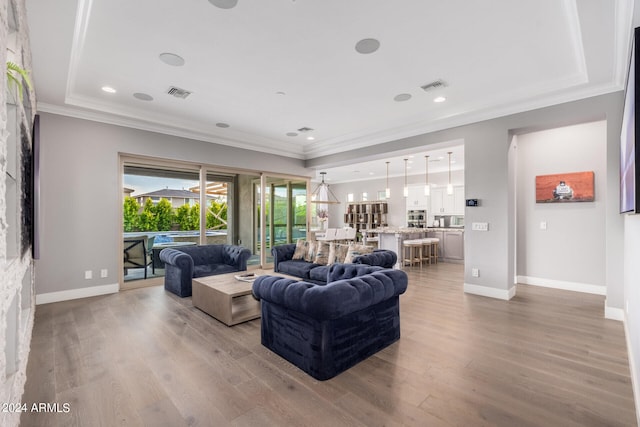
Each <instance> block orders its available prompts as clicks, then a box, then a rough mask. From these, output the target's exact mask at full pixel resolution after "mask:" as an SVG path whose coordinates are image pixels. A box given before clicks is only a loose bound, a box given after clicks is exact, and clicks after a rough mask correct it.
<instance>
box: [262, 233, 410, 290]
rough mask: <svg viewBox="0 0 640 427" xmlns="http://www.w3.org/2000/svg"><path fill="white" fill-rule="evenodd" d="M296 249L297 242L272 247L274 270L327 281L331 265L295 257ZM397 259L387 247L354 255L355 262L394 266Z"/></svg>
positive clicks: (320, 282) (314, 280)
mask: <svg viewBox="0 0 640 427" xmlns="http://www.w3.org/2000/svg"><path fill="white" fill-rule="evenodd" d="M295 250H296V244H295V243H287V244H284V245H278V246H274V247H273V248H271V254H272V255H273V271H275V272H277V273H284V274H288V275H290V276H296V277H299V278H301V279H303V280H306V281H307V282H311V283H317V284H320V285H322V284H325V283H327V279H326V278H327V273H328V272H329V268H330V266H329V265H320V264H315V263H313V262H308V261H305V260H302V259H293V254H294V253H295ZM397 260H398V256H397V255H396V253H395V252H393V251H390V250H386V249H376V250H374V251H373V252H372V253H369V254H364V255H358V256H356V257H354V258H353V263H354V264H367V265H375V266H379V267H383V268H393V266H394V264H395V263H396V261H397Z"/></svg>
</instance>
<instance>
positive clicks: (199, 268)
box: [160, 245, 251, 297]
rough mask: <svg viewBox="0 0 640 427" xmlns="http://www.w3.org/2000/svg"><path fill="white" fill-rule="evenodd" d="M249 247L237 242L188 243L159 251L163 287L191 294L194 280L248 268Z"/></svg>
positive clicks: (184, 294)
mask: <svg viewBox="0 0 640 427" xmlns="http://www.w3.org/2000/svg"><path fill="white" fill-rule="evenodd" d="M250 256H251V251H250V250H249V249H246V248H243V247H242V246H237V245H200V246H185V247H182V248H180V249H173V248H166V249H163V250H162V251H161V252H160V259H161V260H162V261H163V262H164V263H165V275H164V288H165V289H166V290H167V291H169V292H172V293H174V294H176V295H178V296H180V297H189V296H191V279H193V278H194V277H204V276H213V275H216V274H224V273H233V272H236V271H244V270H246V269H247V260H248V259H249V257H250Z"/></svg>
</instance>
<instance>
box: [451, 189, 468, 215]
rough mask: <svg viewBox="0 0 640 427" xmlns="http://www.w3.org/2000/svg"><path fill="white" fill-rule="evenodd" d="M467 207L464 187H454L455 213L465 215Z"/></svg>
mask: <svg viewBox="0 0 640 427" xmlns="http://www.w3.org/2000/svg"><path fill="white" fill-rule="evenodd" d="M465 205H466V203H465V196H464V186H460V187H453V213H454V214H456V215H464V207H465Z"/></svg>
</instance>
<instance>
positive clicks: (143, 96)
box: [133, 92, 153, 101]
mask: <svg viewBox="0 0 640 427" xmlns="http://www.w3.org/2000/svg"><path fill="white" fill-rule="evenodd" d="M133 97H134V98H135V99H139V100H140V101H153V96H151V95H148V94H146V93H142V92H136V93H134V94H133Z"/></svg>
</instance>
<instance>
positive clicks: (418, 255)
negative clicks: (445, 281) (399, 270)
mask: <svg viewBox="0 0 640 427" xmlns="http://www.w3.org/2000/svg"><path fill="white" fill-rule="evenodd" d="M402 249H403V254H404V256H403V260H402V264H403V265H405V264H406V263H407V262H408V263H409V266H412V265H414V264H418V265H420V267H422V240H421V239H412V240H405V241H404V242H402Z"/></svg>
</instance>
